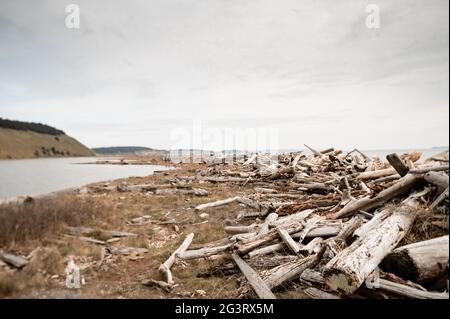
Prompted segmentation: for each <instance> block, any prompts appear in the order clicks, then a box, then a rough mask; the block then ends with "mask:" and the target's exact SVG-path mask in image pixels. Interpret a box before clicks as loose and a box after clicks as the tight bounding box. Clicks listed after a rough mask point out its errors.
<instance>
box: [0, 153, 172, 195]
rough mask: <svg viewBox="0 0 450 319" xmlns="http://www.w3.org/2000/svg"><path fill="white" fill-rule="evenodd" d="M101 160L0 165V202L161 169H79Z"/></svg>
mask: <svg viewBox="0 0 450 319" xmlns="http://www.w3.org/2000/svg"><path fill="white" fill-rule="evenodd" d="M96 160H98V158H52V159H25V160H1V161H0V198H9V197H14V196H21V195H39V194H45V193H49V192H54V191H58V190H62V189H66V188H71V187H77V186H81V185H85V184H89V183H93V182H100V181H107V180H112V179H117V178H124V177H129V176H147V175H151V174H152V173H153V172H154V171H156V170H163V169H166V167H164V166H158V165H78V164H77V163H87V162H93V161H96Z"/></svg>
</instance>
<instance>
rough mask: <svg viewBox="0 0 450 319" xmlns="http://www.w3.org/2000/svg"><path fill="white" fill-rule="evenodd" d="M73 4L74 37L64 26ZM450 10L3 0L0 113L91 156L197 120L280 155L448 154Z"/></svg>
mask: <svg viewBox="0 0 450 319" xmlns="http://www.w3.org/2000/svg"><path fill="white" fill-rule="evenodd" d="M69 3H75V4H78V5H79V8H80V11H81V25H80V29H68V28H67V27H66V25H65V19H66V15H67V13H66V12H65V8H66V5H67V4H69ZM369 3H374V4H377V5H378V6H379V8H380V10H381V11H380V23H381V25H380V28H379V29H369V28H367V27H366V17H367V15H368V13H366V11H365V10H366V6H367V4H369ZM448 6H449V1H448V0H391V1H378V0H370V1H367V0H348V1H342V0H340V1H336V0H283V1H279V0H208V1H206V0H203V1H202V0H159V1H156V0H142V1H138V0H127V1H111V0H102V1H100V0H86V1H84V0H83V1H82V0H73V1H71V2H70V1H68V2H66V1H61V0H40V1H28V0H1V4H0V117H6V118H11V119H18V120H25V121H37V122H44V123H47V124H50V125H52V126H55V127H57V128H60V129H62V130H64V131H66V132H67V133H68V134H69V135H71V136H74V137H75V138H77V139H79V140H80V141H81V142H83V143H84V144H86V145H88V146H90V147H96V146H113V145H114V146H116V145H140V146H148V147H155V148H171V147H172V146H173V145H174V140H173V139H174V138H173V136H174V132H180V129H182V128H185V129H190V128H191V127H192V126H193V121H197V122H196V123H199V121H200V122H201V124H202V127H204V128H207V127H208V128H215V129H218V130H223V129H224V128H241V129H252V128H255V129H256V128H259V129H262V130H271V132H277V134H276V138H277V143H278V147H279V148H283V149H286V148H302V145H303V143H307V144H310V145H313V146H316V147H317V148H322V147H329V146H335V147H339V148H344V149H348V148H353V147H359V148H361V149H386V148H414V147H416V148H422V147H429V146H441V145H448V144H449V137H448V133H449V120H448V116H449V90H448V85H449V72H448V68H449V42H448V38H449V16H448V10H449V8H448ZM177 130H178V131H177ZM175 135H176V134H175ZM188 146H189V145H186V147H188ZM218 147H220V145H219V146H218ZM227 147H228V145H227Z"/></svg>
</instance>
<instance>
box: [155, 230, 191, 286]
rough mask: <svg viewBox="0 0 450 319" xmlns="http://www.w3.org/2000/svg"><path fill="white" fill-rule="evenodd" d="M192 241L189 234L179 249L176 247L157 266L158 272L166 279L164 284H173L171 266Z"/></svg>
mask: <svg viewBox="0 0 450 319" xmlns="http://www.w3.org/2000/svg"><path fill="white" fill-rule="evenodd" d="M193 239H194V234H193V233H190V234H189V235H187V236H186V238H185V240H184V241H183V242H182V243H181V245H180V247H178V248H177V249H176V250H175V251H174V252H173V253H172V255H170V257H169V258H168V259H167V260H166V261H165V262H164V263H162V264H161V265H160V266H159V271H160V272H161V273H163V274H164V276H165V277H166V282H167V283H168V284H169V285H172V284H174V281H173V277H172V271H171V270H170V268H172V266H173V264H174V263H175V260H176V258H177V257H178V255H179V254H181V253H183V252H185V251H186V250H187V249H188V247H189V245H190V244H191V243H192V240H193Z"/></svg>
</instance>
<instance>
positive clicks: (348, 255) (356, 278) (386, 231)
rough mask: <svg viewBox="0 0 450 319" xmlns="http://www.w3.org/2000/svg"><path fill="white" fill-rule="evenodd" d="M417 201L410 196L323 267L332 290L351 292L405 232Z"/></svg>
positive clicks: (410, 223) (411, 220)
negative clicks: (377, 224)
mask: <svg viewBox="0 0 450 319" xmlns="http://www.w3.org/2000/svg"><path fill="white" fill-rule="evenodd" d="M418 205H419V201H418V200H417V199H416V198H415V197H413V196H412V197H410V198H408V199H407V200H406V201H404V202H403V203H402V204H401V205H400V207H399V208H397V209H396V210H395V211H394V212H393V213H392V214H391V215H390V216H389V217H387V218H386V219H385V220H384V221H383V222H382V223H381V224H380V225H379V226H378V227H377V228H376V229H373V230H371V231H370V232H369V233H368V234H367V235H366V236H365V237H363V238H360V239H358V240H356V241H355V242H353V243H352V244H351V245H350V246H349V247H348V248H346V249H344V250H343V251H342V252H341V253H339V254H338V255H337V256H335V257H334V258H333V259H332V260H330V261H329V262H328V264H327V265H326V266H325V268H324V271H323V275H324V278H325V281H326V283H327V285H328V286H329V287H330V288H331V289H332V290H342V291H344V292H346V293H352V292H354V291H355V290H356V289H358V288H359V287H360V286H361V284H362V283H363V282H364V280H365V279H366V278H367V276H368V275H369V274H370V273H372V272H373V270H374V269H375V268H376V267H377V266H378V265H379V264H380V262H381V261H382V260H383V258H384V257H385V256H386V255H387V254H389V253H390V252H391V251H392V250H393V249H394V248H395V246H397V244H398V243H399V242H400V241H401V239H402V238H403V237H404V236H405V234H406V233H407V232H408V230H409V228H410V227H411V225H412V223H413V221H414V219H415V217H416V211H415V210H416V208H417V207H418Z"/></svg>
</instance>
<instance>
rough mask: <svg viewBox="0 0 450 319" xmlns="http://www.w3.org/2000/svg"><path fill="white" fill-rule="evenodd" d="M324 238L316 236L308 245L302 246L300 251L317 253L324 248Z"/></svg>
mask: <svg viewBox="0 0 450 319" xmlns="http://www.w3.org/2000/svg"><path fill="white" fill-rule="evenodd" d="M322 244H323V238H322V237H316V238H314V239H313V240H311V241H310V242H309V243H308V244H307V245H305V246H304V247H302V248H300V253H306V254H307V255H313V254H317V253H318V252H319V251H320V250H321V249H322Z"/></svg>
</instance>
